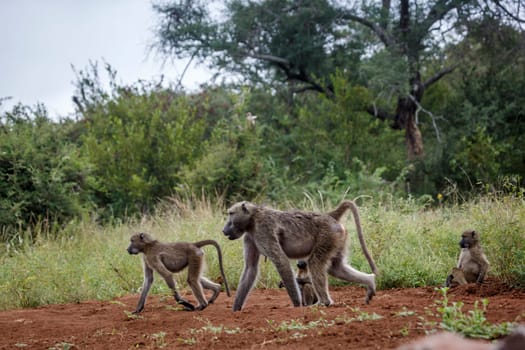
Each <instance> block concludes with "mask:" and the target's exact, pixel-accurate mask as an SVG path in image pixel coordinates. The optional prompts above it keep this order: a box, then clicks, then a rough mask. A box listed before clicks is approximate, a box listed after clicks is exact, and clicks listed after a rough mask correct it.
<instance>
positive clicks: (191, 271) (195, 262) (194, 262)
mask: <svg viewBox="0 0 525 350" xmlns="http://www.w3.org/2000/svg"><path fill="white" fill-rule="evenodd" d="M202 264H203V256H202V255H197V256H194V257H191V258H190V259H189V261H188V285H189V286H190V288H191V291H192V292H193V295H194V296H195V298H196V299H197V301H198V302H199V305H197V307H196V308H195V309H196V310H203V309H205V308H206V306H208V302H207V301H206V298H205V297H204V291H203V290H202V285H201V270H202Z"/></svg>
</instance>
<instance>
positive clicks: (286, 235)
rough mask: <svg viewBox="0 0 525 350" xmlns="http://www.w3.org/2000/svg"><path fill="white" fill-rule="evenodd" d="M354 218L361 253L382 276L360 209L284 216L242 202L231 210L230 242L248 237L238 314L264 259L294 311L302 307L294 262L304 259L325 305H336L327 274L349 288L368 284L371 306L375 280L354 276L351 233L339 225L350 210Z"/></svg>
mask: <svg viewBox="0 0 525 350" xmlns="http://www.w3.org/2000/svg"><path fill="white" fill-rule="evenodd" d="M349 208H350V209H352V212H353V214H354V220H355V224H356V226H357V233H358V236H359V240H360V242H361V248H362V250H363V252H364V254H365V256H366V257H367V259H368V261H369V264H370V267H371V269H372V271H373V272H374V273H376V272H377V268H376V266H375V263H374V262H373V260H372V258H371V257H370V254H369V253H368V250H367V248H366V244H365V242H364V239H363V236H362V229H361V225H360V221H359V215H358V211H357V207H356V206H355V204H354V203H353V202H351V201H344V202H342V203H341V204H340V205H339V206H338V207H337V208H336V209H335V210H333V211H331V212H329V213H315V212H307V211H299V210H294V211H280V210H275V209H271V208H265V207H260V206H257V205H255V204H253V203H250V202H239V203H236V204H234V205H233V206H232V207H231V208H229V209H228V221H227V222H226V225H225V226H224V229H223V233H224V234H225V235H226V236H228V238H229V239H230V240H234V239H238V238H240V237H242V236H244V271H243V273H242V276H241V279H240V282H239V287H238V289H237V293H236V296H235V301H234V304H233V310H234V311H238V310H241V309H242V307H243V306H244V302H245V300H246V298H247V296H248V294H249V292H250V290H251V288H252V287H253V285H254V283H255V280H256V278H257V274H258V269H259V266H258V263H259V257H260V255H263V256H266V257H268V259H270V261H272V263H273V264H274V265H275V267H276V268H277V271H278V272H279V274H280V276H281V279H282V281H283V284H284V286H285V287H286V290H287V292H288V295H289V296H290V299H291V300H292V303H293V305H294V306H301V305H302V298H301V293H300V291H299V287H298V283H297V281H296V278H295V276H294V273H293V271H292V268H291V266H290V262H289V259H305V260H306V262H307V265H308V270H309V273H308V275H309V277H310V280H311V282H312V286H313V289H314V291H315V295H316V296H317V299H318V300H319V303H320V304H322V305H331V304H332V303H333V301H332V299H331V298H330V295H329V293H328V281H327V280H328V278H327V273H329V274H331V275H332V276H335V277H338V278H341V279H343V280H346V281H349V282H357V283H362V284H365V285H366V286H367V287H368V288H367V294H366V299H365V301H366V302H367V303H368V302H370V300H371V299H372V297H373V296H374V295H375V274H366V273H363V272H360V271H357V270H355V269H354V268H352V267H351V266H350V265H348V264H347V263H346V248H347V247H346V241H347V232H346V230H345V228H344V227H343V226H342V225H341V223H340V222H339V220H340V219H341V217H342V215H343V214H344V213H345V212H346V210H348V209H349Z"/></svg>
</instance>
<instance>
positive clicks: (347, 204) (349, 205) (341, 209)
mask: <svg viewBox="0 0 525 350" xmlns="http://www.w3.org/2000/svg"><path fill="white" fill-rule="evenodd" d="M348 209H350V210H351V211H352V215H353V217H354V222H355V226H356V229H357V237H358V238H359V243H360V244H361V249H362V250H363V254H364V255H365V257H366V260H368V264H369V265H370V268H371V269H372V272H373V273H374V274H376V275H377V273H378V272H377V266H376V263H375V262H374V259H372V256H371V255H370V253H369V252H368V248H367V247H366V242H365V239H364V237H363V229H362V227H361V219H360V217H359V211H358V210H357V205H355V203H354V202H352V201H349V200H345V201H343V202H341V204H339V206H338V207H337V208H335V209H334V210H333V211H331V212H330V213H328V215H330V216H331V217H333V218H334V219H336V220H337V221H339V220H340V219H341V217H342V216H343V214H344V213H345V212H346V211H347V210H348Z"/></svg>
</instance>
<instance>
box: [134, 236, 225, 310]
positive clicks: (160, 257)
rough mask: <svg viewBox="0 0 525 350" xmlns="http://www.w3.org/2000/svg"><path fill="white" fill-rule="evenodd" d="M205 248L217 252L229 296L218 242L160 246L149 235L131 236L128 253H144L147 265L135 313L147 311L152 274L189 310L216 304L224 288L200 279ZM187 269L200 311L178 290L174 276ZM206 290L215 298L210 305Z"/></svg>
mask: <svg viewBox="0 0 525 350" xmlns="http://www.w3.org/2000/svg"><path fill="white" fill-rule="evenodd" d="M206 245H213V246H215V248H216V249H217V254H218V256H219V267H220V270H221V276H222V280H223V281H224V285H225V287H226V293H227V294H228V296H230V289H229V287H228V282H227V280H226V276H225V274H224V269H223V266H222V253H221V249H220V246H219V244H218V243H217V242H216V241H214V240H211V239H209V240H204V241H199V242H195V243H188V242H177V243H161V242H159V241H157V240H155V239H153V237H151V236H150V235H148V234H147V233H137V234H134V235H133V236H131V239H130V245H129V247H128V249H127V250H128V253H129V254H139V253H143V265H144V283H143V285H142V293H141V295H140V299H139V302H138V304H137V308H136V309H135V311H134V313H139V312H141V311H142V310H143V309H144V304H145V302H146V297H147V295H148V292H149V289H150V288H151V284H152V283H153V271H157V273H158V274H160V275H161V276H162V277H163V278H164V280H165V281H166V283H167V285H168V287H170V289H171V290H172V291H173V296H174V297H175V300H176V301H177V303H179V304H181V305H183V306H184V308H185V309H186V310H189V311H193V310H203V309H204V308H206V306H208V304H211V303H213V302H214V301H215V299H216V298H217V296H218V295H219V292H220V290H221V285H220V284H217V283H214V282H212V281H210V280H208V279H207V278H205V277H203V276H201V274H202V266H203V262H204V252H203V251H202V249H201V248H202V247H204V246H206ZM186 267H188V285H189V286H190V288H191V290H192V292H193V295H194V296H195V298H196V299H197V301H198V302H199V305H197V307H195V306H193V305H192V304H191V303H190V302H188V301H187V300H185V299H183V298H182V297H181V296H180V295H179V293H178V292H177V290H176V288H175V281H174V280H173V273H175V272H180V271H182V270H183V269H184V268H186ZM203 288H204V289H208V290H211V291H213V295H212V296H211V298H210V299H209V300H208V301H206V298H205V297H204V292H203V290H202V289H203Z"/></svg>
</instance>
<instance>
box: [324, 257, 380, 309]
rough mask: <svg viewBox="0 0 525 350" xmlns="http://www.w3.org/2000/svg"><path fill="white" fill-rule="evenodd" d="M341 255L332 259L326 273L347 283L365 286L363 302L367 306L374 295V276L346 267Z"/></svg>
mask: <svg viewBox="0 0 525 350" xmlns="http://www.w3.org/2000/svg"><path fill="white" fill-rule="evenodd" d="M344 260H345V257H344V255H342V254H338V256H336V257H335V258H333V259H332V264H331V266H330V268H329V269H328V273H329V274H330V275H332V276H334V277H337V278H340V279H342V280H345V281H348V282H356V283H360V284H364V285H366V286H367V292H366V298H365V302H366V303H367V304H368V303H370V301H371V300H372V298H373V297H374V295H376V279H375V277H376V275H375V274H373V273H364V272H361V271H358V270H356V269H354V268H353V267H352V266H350V265H348V264H347V263H346V262H345V261H344Z"/></svg>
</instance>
